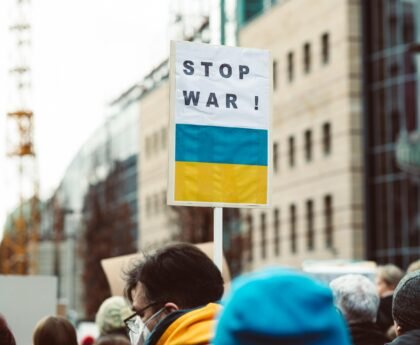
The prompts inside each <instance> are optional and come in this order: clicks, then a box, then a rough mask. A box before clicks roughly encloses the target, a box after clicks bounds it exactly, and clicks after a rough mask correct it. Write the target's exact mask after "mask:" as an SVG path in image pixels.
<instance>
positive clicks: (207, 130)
mask: <svg viewBox="0 0 420 345" xmlns="http://www.w3.org/2000/svg"><path fill="white" fill-rule="evenodd" d="M267 137H268V132H267V130H263V129H248V128H233V127H216V126H198V125H185V124H177V125H176V145H175V148H176V150H175V160H176V161H177V162H201V163H225V164H245V165H263V166H266V165H267V140H268V139H267Z"/></svg>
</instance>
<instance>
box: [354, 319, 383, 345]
mask: <svg viewBox="0 0 420 345" xmlns="http://www.w3.org/2000/svg"><path fill="white" fill-rule="evenodd" d="M349 328H350V333H351V338H352V340H353V345H384V344H385V343H386V342H387V341H389V339H388V338H387V337H385V335H384V334H383V333H382V331H381V330H380V329H379V327H378V326H377V325H376V324H374V323H373V322H362V323H354V324H350V325H349Z"/></svg>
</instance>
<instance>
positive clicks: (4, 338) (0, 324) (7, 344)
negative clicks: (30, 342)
mask: <svg viewBox="0 0 420 345" xmlns="http://www.w3.org/2000/svg"><path fill="white" fill-rule="evenodd" d="M0 344H2V345H16V341H15V337H14V336H13V333H12V331H11V330H10V328H9V326H8V325H7V322H6V319H5V318H4V317H3V316H2V315H1V314H0Z"/></svg>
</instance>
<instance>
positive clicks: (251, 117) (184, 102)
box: [168, 42, 272, 207]
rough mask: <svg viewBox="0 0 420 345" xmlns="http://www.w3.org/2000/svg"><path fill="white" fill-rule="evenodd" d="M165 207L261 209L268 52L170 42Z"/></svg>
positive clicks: (266, 181) (267, 160) (266, 176)
mask: <svg viewBox="0 0 420 345" xmlns="http://www.w3.org/2000/svg"><path fill="white" fill-rule="evenodd" d="M170 61H171V66H170V68H171V70H170V84H171V86H170V87H171V104H170V109H171V123H170V156H169V167H170V171H169V183H168V203H169V204H171V205H187V206H188V205H189V206H192V205H194V206H213V207H259V206H264V207H265V206H267V205H268V204H269V198H270V193H269V191H270V175H271V137H270V129H271V108H272V106H271V104H272V102H271V98H272V61H271V56H270V54H269V52H268V51H267V50H259V49H250V48H235V47H226V46H214V45H209V44H202V43H191V42H172V45H171V60H170Z"/></svg>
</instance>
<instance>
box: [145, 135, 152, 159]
mask: <svg viewBox="0 0 420 345" xmlns="http://www.w3.org/2000/svg"><path fill="white" fill-rule="evenodd" d="M150 139H151V138H150V136H147V137H146V143H145V146H146V157H150Z"/></svg>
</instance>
